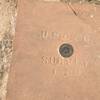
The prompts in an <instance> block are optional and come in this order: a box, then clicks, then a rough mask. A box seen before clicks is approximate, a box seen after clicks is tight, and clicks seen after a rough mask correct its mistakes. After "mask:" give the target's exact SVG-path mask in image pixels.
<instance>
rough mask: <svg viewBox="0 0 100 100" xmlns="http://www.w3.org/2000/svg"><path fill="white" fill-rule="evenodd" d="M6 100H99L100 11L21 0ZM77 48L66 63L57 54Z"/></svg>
mask: <svg viewBox="0 0 100 100" xmlns="http://www.w3.org/2000/svg"><path fill="white" fill-rule="evenodd" d="M18 6H19V11H18V17H17V27H16V37H15V39H14V55H13V60H12V65H11V71H10V77H9V82H8V94H7V100H100V34H99V33H100V6H98V5H94V4H89V3H83V4H80V3H75V4H73V5H71V4H69V5H68V4H65V3H62V2H41V1H33V0H20V2H19V5H18ZM63 43H70V44H71V45H72V46H73V47H74V54H73V55H72V56H71V57H70V58H66V59H64V58H63V57H61V56H60V54H59V52H58V49H59V46H60V45H61V44H63Z"/></svg>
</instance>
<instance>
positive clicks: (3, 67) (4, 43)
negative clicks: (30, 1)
mask: <svg viewBox="0 0 100 100" xmlns="http://www.w3.org/2000/svg"><path fill="white" fill-rule="evenodd" d="M5 1H6V2H7V3H8V10H9V11H8V13H9V14H10V17H9V19H8V20H9V21H8V23H6V24H9V25H8V29H7V30H6V31H5V33H4V34H3V36H2V37H3V38H2V39H1V40H0V100H6V93H7V82H8V75H9V70H10V62H11V57H12V50H13V46H12V43H13V37H14V35H15V22H16V16H17V0H5Z"/></svg>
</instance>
